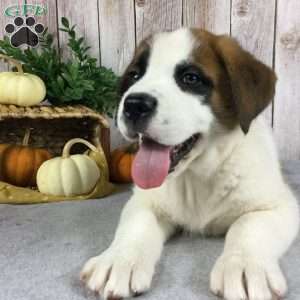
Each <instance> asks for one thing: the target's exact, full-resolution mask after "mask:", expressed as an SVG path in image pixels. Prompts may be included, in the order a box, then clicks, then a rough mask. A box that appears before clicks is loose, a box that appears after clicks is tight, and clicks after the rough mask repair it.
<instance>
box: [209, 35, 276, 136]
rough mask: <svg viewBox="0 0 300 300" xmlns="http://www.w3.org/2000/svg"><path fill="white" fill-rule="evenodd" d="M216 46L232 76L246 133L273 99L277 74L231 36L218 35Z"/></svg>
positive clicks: (232, 90) (233, 92) (233, 89)
mask: <svg viewBox="0 0 300 300" xmlns="http://www.w3.org/2000/svg"><path fill="white" fill-rule="evenodd" d="M215 48H216V51H217V54H218V55H219V57H220V59H221V63H222V64H223V66H224V68H225V72H227V75H228V77H229V82H230V87H231V92H232V96H233V101H234V104H235V107H236V113H237V116H238V121H239V123H240V126H241V128H242V130H243V132H244V133H245V134H246V133H247V132H248V130H249V127H250V124H251V121H252V120H253V119H254V118H255V117H256V116H257V115H258V114H259V113H260V112H262V111H263V110H264V109H265V108H266V107H267V106H268V104H269V103H270V102H271V100H272V98H273V96H274V93H275V83H276V75H275V73H274V72H273V70H272V69H270V68H269V67H268V66H266V65H265V64H263V63H262V62H260V61H258V60H257V59H256V58H255V57H254V56H252V55H251V54H250V53H249V52H247V51H245V50H243V49H242V48H241V46H240V45H239V44H238V43H237V42H236V41H235V40H234V39H232V38H230V37H228V36H219V37H217V39H216V45H215Z"/></svg>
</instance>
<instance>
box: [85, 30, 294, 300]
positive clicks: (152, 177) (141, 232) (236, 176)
mask: <svg viewBox="0 0 300 300" xmlns="http://www.w3.org/2000/svg"><path fill="white" fill-rule="evenodd" d="M275 83H276V75H275V73H274V72H273V71H272V70H271V69H270V68H269V67H267V66H266V65H264V64H263V63H261V62H260V61H258V60H257V59H256V58H254V57H253V56H252V55H251V54H250V53H248V52H246V51H245V50H243V49H242V48H241V47H240V46H239V44H238V43H237V42H236V41H235V40H234V39H232V38H230V37H228V36H224V35H220V36H219V35H214V34H211V33H209V32H206V31H203V30H198V29H187V28H182V29H179V30H177V31H174V32H165V33H159V34H155V35H153V36H151V37H149V38H147V39H146V40H144V41H143V42H142V43H141V44H140V46H139V47H138V48H137V51H136V53H135V56H134V58H133V60H132V62H131V63H130V65H129V66H128V68H127V70H126V71H125V74H124V76H123V79H122V82H121V94H122V99H121V102H120V105H119V109H118V114H117V123H118V127H119V129H120V131H121V132H122V134H123V135H124V136H125V137H126V138H127V139H129V140H139V141H140V149H139V151H138V153H137V155H136V158H135V161H134V163H133V167H132V175H133V179H134V182H135V185H136V187H135V188H134V193H133V196H132V197H131V199H130V200H129V202H128V203H127V204H126V206H125V208H124V210H123V213H122V216H121V220H120V224H119V226H118V229H117V232H116V235H115V238H114V240H113V242H112V244H111V246H110V247H109V248H108V249H107V250H106V251H104V252H103V253H102V254H101V255H100V256H96V257H93V258H91V259H90V260H89V261H88V262H87V263H86V264H85V266H84V268H83V270H82V273H81V278H82V280H83V281H84V282H85V283H86V284H87V286H88V288H89V289H91V290H93V291H96V292H99V293H100V294H101V295H102V296H103V297H104V299H116V298H117V299H119V298H125V297H130V296H134V295H137V294H140V293H142V292H145V291H147V290H148V289H149V288H150V285H151V280H152V277H153V274H154V269H155V265H156V263H157V261H158V260H159V258H160V255H161V253H162V250H163V245H164V243H165V241H166V240H167V239H168V238H169V237H170V236H171V235H172V234H173V233H174V232H175V230H176V229H178V228H183V229H184V230H186V231H189V232H194V233H201V234H204V235H211V236H219V235H223V234H225V233H226V239H225V246H224V250H223V253H222V255H221V256H220V257H219V258H218V260H217V261H216V263H215V265H214V267H213V269H212V271H211V274H210V289H211V291H212V292H213V293H214V294H216V295H219V296H221V297H223V298H225V299H228V300H238V299H249V300H269V299H272V297H275V298H280V297H283V296H284V294H285V293H286V291H287V285H286V281H285V278H284V275H283V273H282V271H281V269H280V266H279V259H280V257H281V256H282V255H283V254H284V252H285V251H286V250H287V249H288V248H289V246H290V245H291V243H292V241H293V240H294V238H295V236H296V234H297V231H298V225H299V211H298V206H297V202H296V200H295V197H294V195H293V193H292V192H291V190H290V188H289V187H288V185H287V184H286V183H285V182H284V179H283V177H282V174H281V170H280V165H279V162H278V157H277V154H276V150H275V146H274V143H273V140H272V135H271V131H270V129H269V128H268V126H267V125H266V123H265V122H264V121H263V120H262V119H261V117H258V115H259V114H260V113H261V112H262V111H263V110H264V109H265V108H266V106H267V105H268V104H269V103H270V102H271V101H272V98H273V96H274V92H275ZM199 268H201V261H199Z"/></svg>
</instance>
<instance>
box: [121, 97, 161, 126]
mask: <svg viewBox="0 0 300 300" xmlns="http://www.w3.org/2000/svg"><path fill="white" fill-rule="evenodd" d="M156 107H157V100H156V99H155V98H154V97H152V96H151V95H149V94H146V93H135V94H129V95H128V96H127V97H126V99H125V101H124V109H123V115H124V117H125V120H126V123H131V125H136V124H137V123H145V122H147V121H148V120H149V119H150V118H151V117H152V116H153V115H154V113H155V111H156Z"/></svg>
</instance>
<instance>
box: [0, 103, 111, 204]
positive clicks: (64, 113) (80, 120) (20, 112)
mask: <svg viewBox="0 0 300 300" xmlns="http://www.w3.org/2000/svg"><path fill="white" fill-rule="evenodd" d="M28 129H30V138H29V143H28V144H29V146H31V147H38V148H46V149H47V150H49V151H50V152H51V154H53V156H61V154H62V149H63V146H64V145H65V143H66V142H67V141H69V140H70V139H73V138H83V139H85V140H88V141H89V142H91V143H92V144H94V145H95V146H96V147H97V148H98V149H99V150H101V146H102V149H103V151H104V153H105V157H106V161H108V158H109V153H110V139H109V138H110V134H109V123H108V121H107V120H106V119H105V118H104V117H103V116H102V115H100V114H98V113H96V112H94V111H93V110H91V109H89V108H87V107H84V106H64V107H56V106H48V105H45V106H34V107H18V106H15V105H1V104H0V143H1V144H22V141H23V139H24V136H25V133H26V131H27V132H28ZM85 150H86V148H85V146H84V145H81V144H78V145H75V146H74V147H73V148H72V153H83V152H84V151H85ZM99 153H100V152H99ZM101 153H103V152H102V150H101ZM103 159H104V160H105V158H104V155H103ZM105 164H106V162H105ZM106 166H107V164H106ZM11 191H12V193H11ZM27 191H29V189H22V188H18V187H14V186H11V185H8V184H6V183H3V182H0V198H1V199H0V203H9V202H12V203H36V202H48V201H60V200H65V199H64V198H63V197H58V198H57V199H56V198H55V197H50V198H47V197H43V198H41V199H40V196H39V195H38V192H37V191H34V193H35V194H34V193H33V191H32V193H31V194H30V195H29V194H28V197H25V198H24V197H23V196H22V195H26V194H27ZM111 191H112V186H111V185H110V183H109V182H108V179H105V182H101V183H100V182H99V183H98V185H97V187H96V188H95V191H93V192H92V193H91V194H90V195H87V196H86V197H85V196H80V197H74V199H86V198H89V197H102V196H105V195H107V194H109V193H111ZM15 194H16V195H17V198H18V199H16V197H15V196H14V195H15ZM12 195H13V196H12ZM30 197H32V200H31V198H30ZM2 198H3V199H2ZM10 200H11V201H10Z"/></svg>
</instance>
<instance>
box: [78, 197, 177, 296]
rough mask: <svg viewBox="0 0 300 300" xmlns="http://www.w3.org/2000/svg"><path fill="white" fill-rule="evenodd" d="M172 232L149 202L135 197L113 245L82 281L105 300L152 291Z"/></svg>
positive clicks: (89, 264) (90, 266)
mask: <svg viewBox="0 0 300 300" xmlns="http://www.w3.org/2000/svg"><path fill="white" fill-rule="evenodd" d="M172 231H173V226H172V225H171V224H170V223H168V222H167V221H166V220H164V219H162V218H161V217H160V218H158V217H157V216H156V215H155V213H154V211H153V210H152V209H151V207H150V206H149V205H148V203H147V202H146V201H145V199H137V198H136V197H135V196H134V197H133V198H132V199H131V200H130V201H129V202H128V203H127V205H126V206H125V208H124V210H123V212H122V216H121V220H120V223H119V226H118V229H117V232H116V235H115V239H114V241H113V242H112V244H111V246H110V247H109V248H108V249H107V250H106V251H105V252H104V253H102V254H101V255H100V256H96V257H93V258H91V259H90V260H89V261H88V262H87V263H86V264H85V266H84V268H83V270H82V272H81V278H82V280H84V281H85V282H86V284H87V286H88V287H89V288H90V289H91V290H93V291H96V292H99V293H100V294H102V295H103V297H104V298H105V299H109V298H124V297H129V296H131V295H133V294H139V293H142V292H144V291H146V290H148V289H149V287H150V284H151V280H152V276H153V273H154V267H155V264H156V262H157V261H158V259H159V257H160V255H161V252H162V249H163V244H164V242H165V240H166V239H167V238H168V236H169V235H170V234H171V233H172Z"/></svg>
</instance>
